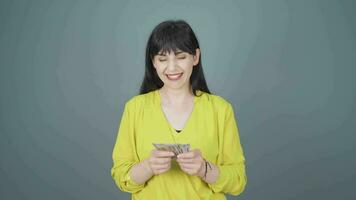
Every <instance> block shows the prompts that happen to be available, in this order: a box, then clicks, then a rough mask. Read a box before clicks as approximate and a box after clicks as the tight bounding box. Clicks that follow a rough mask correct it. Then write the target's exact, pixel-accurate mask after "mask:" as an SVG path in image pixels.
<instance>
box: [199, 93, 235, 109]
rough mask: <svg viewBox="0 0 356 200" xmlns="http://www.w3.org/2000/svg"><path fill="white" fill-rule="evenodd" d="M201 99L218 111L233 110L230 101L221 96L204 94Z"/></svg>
mask: <svg viewBox="0 0 356 200" xmlns="http://www.w3.org/2000/svg"><path fill="white" fill-rule="evenodd" d="M200 98H201V101H202V102H203V103H204V104H210V105H211V106H213V107H214V108H215V109H217V110H226V109H232V105H231V103H230V101H229V100H227V99H225V98H224V97H221V96H219V95H216V94H209V93H206V92H202V93H201V97H200Z"/></svg>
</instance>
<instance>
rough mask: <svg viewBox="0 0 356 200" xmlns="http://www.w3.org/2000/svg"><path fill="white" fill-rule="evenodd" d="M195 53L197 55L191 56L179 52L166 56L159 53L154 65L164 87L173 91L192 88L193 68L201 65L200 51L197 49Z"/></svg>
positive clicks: (155, 57)
mask: <svg viewBox="0 0 356 200" xmlns="http://www.w3.org/2000/svg"><path fill="white" fill-rule="evenodd" d="M195 52H196V54H195V55H191V54H189V53H187V52H183V51H181V50H178V51H176V52H169V54H168V53H167V54H165V55H163V54H162V53H161V52H159V53H158V55H155V56H154V58H153V61H152V63H153V66H154V67H155V69H156V71H157V74H158V76H159V78H160V79H161V80H162V81H163V83H164V87H168V88H171V89H181V88H184V87H187V88H189V87H190V83H189V78H190V76H191V74H192V71H193V67H194V66H195V65H197V64H198V63H199V56H200V49H196V50H195Z"/></svg>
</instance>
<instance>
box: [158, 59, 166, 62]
mask: <svg viewBox="0 0 356 200" xmlns="http://www.w3.org/2000/svg"><path fill="white" fill-rule="evenodd" d="M158 60H159V61H160V62H164V61H166V59H158Z"/></svg>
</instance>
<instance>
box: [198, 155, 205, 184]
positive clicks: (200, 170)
mask: <svg viewBox="0 0 356 200" xmlns="http://www.w3.org/2000/svg"><path fill="white" fill-rule="evenodd" d="M206 166H207V164H206V160H205V159H203V161H202V164H201V167H200V169H199V171H198V174H197V175H198V176H199V177H200V178H201V179H203V180H204V178H205V174H206V172H207V171H206V170H207V167H206Z"/></svg>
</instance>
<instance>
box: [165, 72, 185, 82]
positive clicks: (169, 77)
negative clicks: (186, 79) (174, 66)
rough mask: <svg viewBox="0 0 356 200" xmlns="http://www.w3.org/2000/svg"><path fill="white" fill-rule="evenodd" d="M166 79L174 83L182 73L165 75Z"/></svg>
mask: <svg viewBox="0 0 356 200" xmlns="http://www.w3.org/2000/svg"><path fill="white" fill-rule="evenodd" d="M166 76H167V78H168V79H169V80H172V81H176V80H178V79H180V78H181V77H182V76H183V73H177V74H166Z"/></svg>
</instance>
